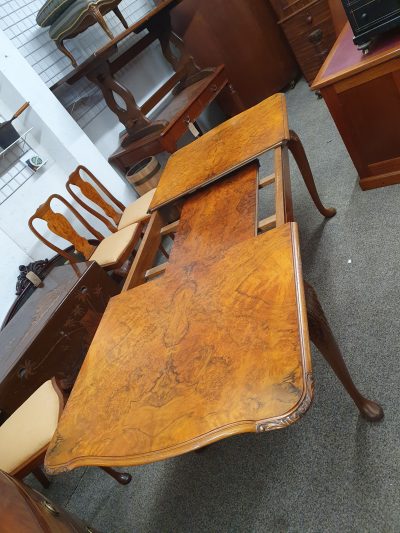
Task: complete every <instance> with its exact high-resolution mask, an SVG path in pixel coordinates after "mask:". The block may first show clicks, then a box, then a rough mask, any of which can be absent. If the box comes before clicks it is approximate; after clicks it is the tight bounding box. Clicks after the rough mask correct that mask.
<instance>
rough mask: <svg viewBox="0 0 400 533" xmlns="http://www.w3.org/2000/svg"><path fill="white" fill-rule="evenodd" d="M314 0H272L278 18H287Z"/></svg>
mask: <svg viewBox="0 0 400 533" xmlns="http://www.w3.org/2000/svg"><path fill="white" fill-rule="evenodd" d="M312 1H313V0H270V2H271V4H272V7H273V8H274V11H275V13H276V14H277V16H278V19H279V20H281V19H285V18H287V17H289V16H290V15H293V14H294V13H296V12H297V11H299V10H300V9H302V8H303V7H307V6H308V4H310V3H311V2H312Z"/></svg>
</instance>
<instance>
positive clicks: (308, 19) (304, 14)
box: [271, 0, 336, 84]
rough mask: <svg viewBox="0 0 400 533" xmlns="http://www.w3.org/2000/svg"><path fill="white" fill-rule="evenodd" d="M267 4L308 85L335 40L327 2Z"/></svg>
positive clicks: (273, 1)
mask: <svg viewBox="0 0 400 533" xmlns="http://www.w3.org/2000/svg"><path fill="white" fill-rule="evenodd" d="M271 4H272V6H273V8H274V10H275V12H276V14H277V16H278V24H279V25H280V26H281V28H282V29H283V31H284V33H285V35H286V38H287V39H288V41H289V44H290V46H291V48H292V50H293V52H294V54H295V56H296V59H297V62H298V63H299V66H300V68H301V70H302V72H303V74H304V77H305V78H306V80H307V82H308V83H309V84H311V83H312V81H313V80H314V78H315V76H316V75H317V73H318V71H319V69H320V67H321V65H322V64H323V62H324V60H325V58H326V56H327V55H328V52H329V51H330V49H331V48H332V46H333V43H334V42H335V39H336V35H335V30H334V27H333V22H332V17H331V12H330V9H329V5H328V0H312V1H310V0H297V1H293V0H271Z"/></svg>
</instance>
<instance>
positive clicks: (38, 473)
mask: <svg viewBox="0 0 400 533" xmlns="http://www.w3.org/2000/svg"><path fill="white" fill-rule="evenodd" d="M32 474H33V475H34V476H35V478H36V479H37V480H38V481H39V483H40V484H41V485H42V487H43V488H45V489H48V488H49V487H50V480H49V479H48V478H47V477H46V476H45V474H44V472H43V470H42V469H41V468H40V467H39V466H38V467H37V468H35V469H34V470H32Z"/></svg>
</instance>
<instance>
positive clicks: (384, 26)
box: [342, 0, 400, 48]
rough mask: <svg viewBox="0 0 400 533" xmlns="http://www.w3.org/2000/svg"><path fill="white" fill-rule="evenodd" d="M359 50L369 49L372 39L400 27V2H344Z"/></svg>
mask: <svg viewBox="0 0 400 533" xmlns="http://www.w3.org/2000/svg"><path fill="white" fill-rule="evenodd" d="M342 2H343V7H344V9H345V10H346V14H347V17H348V19H349V21H350V24H351V28H352V30H353V33H354V42H355V44H357V45H358V47H359V48H368V46H369V44H370V42H371V38H372V37H373V36H375V35H377V34H379V33H383V32H385V31H387V30H389V29H391V28H394V27H396V26H400V0H342Z"/></svg>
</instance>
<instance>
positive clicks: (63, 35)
mask: <svg viewBox="0 0 400 533" xmlns="http://www.w3.org/2000/svg"><path fill="white" fill-rule="evenodd" d="M120 2H121V0H47V2H46V3H45V4H44V5H43V7H42V8H41V9H40V10H39V12H38V14H37V16H36V22H37V24H38V25H39V26H41V27H47V26H50V28H49V35H50V37H51V39H53V41H54V42H55V43H56V45H57V47H58V48H59V49H60V50H61V52H63V53H64V54H65V55H66V56H67V57H68V58H69V59H70V60H71V62H72V64H73V66H74V67H76V66H77V63H76V60H75V58H74V57H73V56H72V54H71V52H70V51H69V50H67V49H66V48H65V46H64V44H63V41H64V39H71V38H72V37H75V36H76V35H78V34H79V33H82V32H83V31H85V30H86V29H87V28H88V27H89V26H92V25H93V24H95V23H96V22H98V23H99V24H100V26H101V27H102V29H103V30H104V31H105V33H106V34H107V36H108V37H109V38H110V39H113V38H114V35H113V34H112V32H111V30H110V28H109V27H108V25H107V22H106V21H105V20H104V15H106V14H107V13H108V12H109V11H114V13H115V15H116V16H117V17H118V18H119V20H120V21H121V22H122V24H123V25H124V27H125V28H127V27H128V24H127V22H126V20H125V19H124V17H123V16H122V13H121V12H120V10H119V9H118V4H119V3H120Z"/></svg>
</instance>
